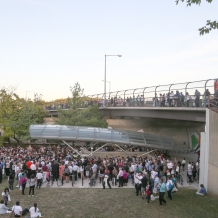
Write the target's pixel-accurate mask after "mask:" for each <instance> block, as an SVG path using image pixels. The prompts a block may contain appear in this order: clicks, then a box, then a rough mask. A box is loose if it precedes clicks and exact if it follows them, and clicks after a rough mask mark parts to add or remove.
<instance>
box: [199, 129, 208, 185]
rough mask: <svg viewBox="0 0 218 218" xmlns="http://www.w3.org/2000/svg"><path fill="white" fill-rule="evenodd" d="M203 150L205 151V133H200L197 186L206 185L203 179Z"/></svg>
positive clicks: (204, 178)
mask: <svg viewBox="0 0 218 218" xmlns="http://www.w3.org/2000/svg"><path fill="white" fill-rule="evenodd" d="M205 150H206V133H205V132H201V147H200V177H199V186H200V184H205V183H207V181H205V180H207V177H205V171H206V169H205V166H206V165H205Z"/></svg>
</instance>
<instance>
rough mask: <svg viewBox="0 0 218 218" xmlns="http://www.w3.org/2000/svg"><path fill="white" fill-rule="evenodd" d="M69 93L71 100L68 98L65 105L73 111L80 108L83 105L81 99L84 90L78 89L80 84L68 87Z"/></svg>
mask: <svg viewBox="0 0 218 218" xmlns="http://www.w3.org/2000/svg"><path fill="white" fill-rule="evenodd" d="M70 91H71V94H72V98H68V99H67V103H68V105H69V106H70V108H72V109H73V110H75V109H77V108H79V107H81V106H82V104H83V101H82V99H83V91H84V89H82V88H81V87H80V84H79V83H78V82H77V83H75V85H74V86H73V87H72V86H70Z"/></svg>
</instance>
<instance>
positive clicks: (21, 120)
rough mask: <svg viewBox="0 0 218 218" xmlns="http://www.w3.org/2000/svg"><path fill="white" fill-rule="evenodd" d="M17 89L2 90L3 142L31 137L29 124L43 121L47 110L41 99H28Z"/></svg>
mask: <svg viewBox="0 0 218 218" xmlns="http://www.w3.org/2000/svg"><path fill="white" fill-rule="evenodd" d="M14 91H15V90H11V89H9V90H7V89H2V90H0V99H1V101H0V126H1V129H2V130H3V131H4V134H3V136H1V137H0V139H1V142H4V141H10V138H13V139H14V140H16V142H17V143H20V142H23V141H26V140H28V139H29V138H30V136H29V126H30V125H31V124H37V123H43V119H44V116H45V111H44V110H43V107H42V105H41V103H40V101H35V102H32V101H26V100H24V99H22V98H19V96H18V95H17V94H16V93H15V92H14Z"/></svg>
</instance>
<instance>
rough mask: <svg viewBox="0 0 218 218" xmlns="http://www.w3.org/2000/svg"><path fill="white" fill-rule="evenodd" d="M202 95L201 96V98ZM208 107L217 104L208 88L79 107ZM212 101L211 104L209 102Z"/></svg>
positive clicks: (217, 95) (98, 101) (53, 107)
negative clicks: (201, 90) (192, 92)
mask: <svg viewBox="0 0 218 218" xmlns="http://www.w3.org/2000/svg"><path fill="white" fill-rule="evenodd" d="M201 97H202V98H201ZM104 101H105V106H107V107H147V106H148V107H209V106H212V105H213V102H214V101H215V103H216V104H217V105H218V90H217V91H216V92H215V93H214V95H211V93H210V91H209V89H206V91H205V92H204V94H203V95H202V94H201V93H200V92H199V91H198V90H197V89H196V90H195V92H194V94H193V95H190V94H189V93H188V92H186V93H183V92H180V91H178V90H177V91H171V92H169V93H160V94H157V93H155V94H154V97H145V96H144V95H141V94H140V95H139V94H138V95H133V96H128V95H127V96H124V97H123V98H122V97H121V96H114V97H110V98H107V99H106V100H104V99H103V98H98V99H95V98H93V99H90V100H85V101H84V102H83V103H82V104H81V107H88V106H93V105H98V107H103V105H104ZM210 102H212V104H211V103H210ZM69 107H70V106H69V104H67V103H66V102H62V103H56V104H55V103H54V104H49V105H47V106H45V110H57V109H58V108H62V109H68V108H69Z"/></svg>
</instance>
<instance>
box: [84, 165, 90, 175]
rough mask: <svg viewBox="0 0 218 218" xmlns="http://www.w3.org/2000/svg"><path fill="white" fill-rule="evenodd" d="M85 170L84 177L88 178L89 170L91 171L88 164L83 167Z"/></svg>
mask: <svg viewBox="0 0 218 218" xmlns="http://www.w3.org/2000/svg"><path fill="white" fill-rule="evenodd" d="M85 170H86V177H87V178H89V176H90V170H91V167H90V165H89V163H88V164H87V166H86V167H85Z"/></svg>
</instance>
